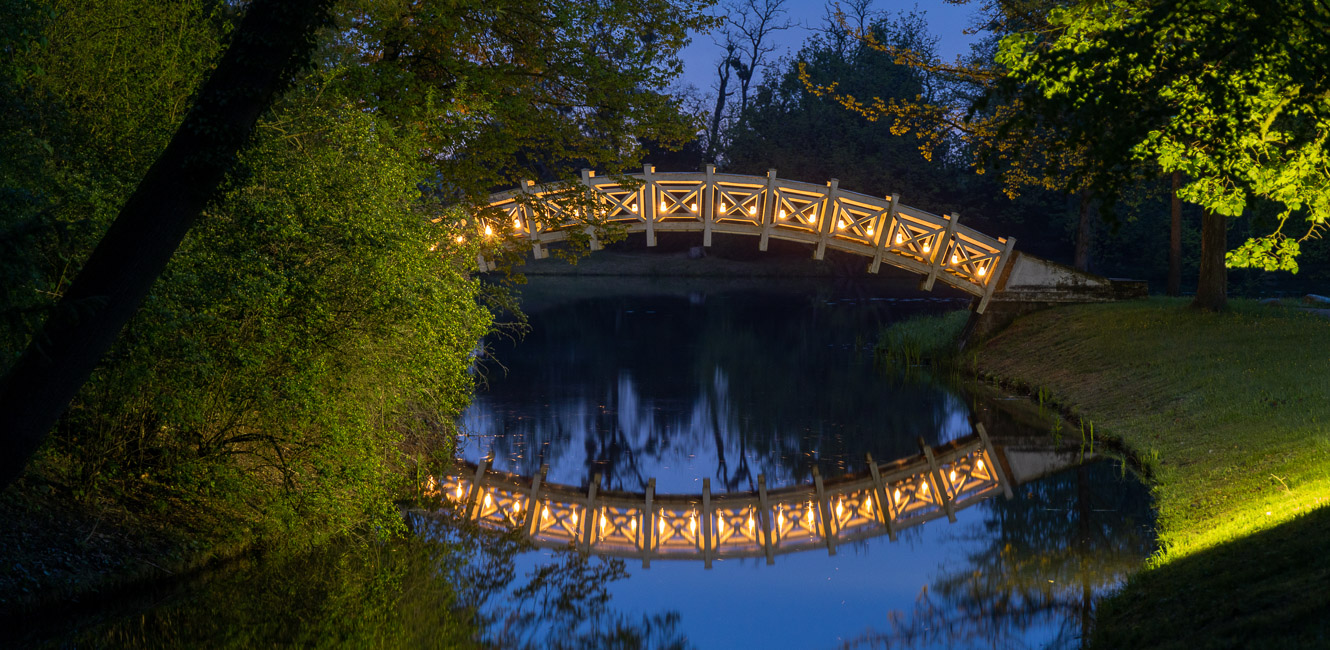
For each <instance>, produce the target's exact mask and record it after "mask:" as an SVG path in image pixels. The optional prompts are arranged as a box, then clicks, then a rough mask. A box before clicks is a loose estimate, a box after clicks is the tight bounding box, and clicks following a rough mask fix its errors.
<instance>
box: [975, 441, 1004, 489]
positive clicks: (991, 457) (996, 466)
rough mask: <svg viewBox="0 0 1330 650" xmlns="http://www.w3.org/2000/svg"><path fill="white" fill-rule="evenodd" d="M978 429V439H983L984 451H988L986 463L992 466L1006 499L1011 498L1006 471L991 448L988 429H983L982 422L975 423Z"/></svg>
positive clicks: (991, 443) (995, 451) (991, 442)
mask: <svg viewBox="0 0 1330 650" xmlns="http://www.w3.org/2000/svg"><path fill="white" fill-rule="evenodd" d="M975 429H977V430H978V431H979V439H980V440H982V441H984V451H987V452H988V464H989V465H990V466H991V467H992V468H993V469H992V470H991V471H992V472H993V476H995V477H997V480H998V485H1000V486H1002V494H1003V495H1004V496H1006V497H1007V498H1008V499H1010V498H1011V482H1010V481H1008V480H1007V473H1006V471H1005V470H1003V469H1002V461H999V460H998V457H997V450H995V449H994V448H993V441H992V440H989V439H988V430H987V429H984V425H983V423H982V422H980V423H978V424H976V425H975Z"/></svg>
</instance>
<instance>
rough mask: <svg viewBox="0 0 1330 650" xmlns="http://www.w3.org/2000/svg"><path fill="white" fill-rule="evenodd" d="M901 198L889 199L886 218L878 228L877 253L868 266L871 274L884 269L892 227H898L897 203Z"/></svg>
mask: <svg viewBox="0 0 1330 650" xmlns="http://www.w3.org/2000/svg"><path fill="white" fill-rule="evenodd" d="M900 198H901V195H899V194H892V195H891V196H888V197H887V211H886V217H885V218H883V219H882V223H881V224H880V225H879V227H878V233H877V251H876V252H874V253H873V261H872V262H870V263H869V264H868V272H869V273H877V272H878V269H880V268H882V257H883V256H884V255H886V254H887V245H888V244H889V243H890V242H891V231H892V226H895V225H896V202H897V201H899V200H900Z"/></svg>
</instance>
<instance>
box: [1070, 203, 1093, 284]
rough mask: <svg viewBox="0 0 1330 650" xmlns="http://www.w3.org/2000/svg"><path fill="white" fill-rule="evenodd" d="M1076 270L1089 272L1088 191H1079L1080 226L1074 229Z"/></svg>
mask: <svg viewBox="0 0 1330 650" xmlns="http://www.w3.org/2000/svg"><path fill="white" fill-rule="evenodd" d="M1073 266H1075V267H1076V269H1077V270H1080V271H1089V270H1090V190H1081V216H1080V225H1079V226H1078V227H1077V228H1076V262H1075V263H1074V264H1073Z"/></svg>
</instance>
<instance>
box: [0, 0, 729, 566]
mask: <svg viewBox="0 0 1330 650" xmlns="http://www.w3.org/2000/svg"><path fill="white" fill-rule="evenodd" d="M707 4H708V3H706V2H699V1H694V0H648V1H646V2H610V3H581V2H557V3H545V2H530V1H528V0H509V1H505V2H499V3H494V2H461V3H419V4H408V3H399V2H395V1H393V0H365V1H352V2H347V3H345V4H343V5H342V7H341V13H340V14H339V16H340V19H339V20H340V22H339V23H338V25H337V26H336V27H335V28H334V29H332V30H329V31H328V32H326V33H325V34H324V38H325V40H324V41H323V42H322V44H321V47H320V49H319V51H318V55H317V63H318V65H316V67H315V69H314V70H313V71H312V72H310V73H308V74H305V75H303V76H302V77H300V78H299V79H297V81H296V83H295V84H294V89H293V90H292V91H290V92H289V93H288V95H287V96H286V97H285V98H283V99H282V100H280V101H279V102H278V103H277V104H276V105H275V106H274V107H273V108H272V110H271V111H270V112H269V113H268V114H267V115H266V116H265V118H264V119H263V120H262V121H261V123H260V126H259V128H258V132H257V134H256V136H255V138H254V141H253V143H252V144H251V145H250V146H249V148H248V149H247V150H246V151H245V152H244V153H243V155H242V156H241V159H240V164H239V167H238V168H237V169H236V171H235V172H234V173H233V174H232V176H231V177H230V178H229V179H228V181H227V185H226V187H225V191H224V194H223V195H222V196H219V197H218V198H217V199H216V201H215V202H214V204H213V205H212V206H211V207H210V208H209V209H208V210H207V211H206V212H205V214H204V215H203V216H202V218H201V219H200V221H199V222H198V225H197V226H195V228H194V230H193V231H192V232H191V233H190V234H189V236H188V237H187V239H186V241H185V242H184V243H183V244H182V246H181V248H180V250H179V251H178V252H177V254H176V256H175V258H174V259H173V260H172V262H171V264H170V265H169V266H168V268H167V270H166V272H165V274H164V275H163V276H162V277H161V278H160V280H159V281H158V283H157V284H156V285H155V286H154V288H153V291H152V293H151V295H150V296H149V298H148V299H147V301H146V302H145V304H144V306H143V308H142V310H141V311H140V313H139V314H138V315H137V316H136V317H135V318H134V320H133V321H132V322H131V324H130V325H129V326H128V327H127V328H126V330H125V332H124V334H123V335H122V338H121V340H120V341H118V342H117V344H116V346H115V348H114V349H113V351H112V352H111V354H110V355H109V356H108V358H107V359H106V360H105V362H104V363H103V364H102V366H101V367H100V368H99V369H98V370H97V371H96V372H95V374H94V376H93V378H92V379H91V380H90V382H89V383H88V384H87V385H86V386H85V387H84V389H83V391H82V392H81V393H80V395H79V396H78V398H77V399H76V401H75V403H74V404H73V405H72V407H71V409H70V411H69V413H68V414H67V416H66V417H65V419H64V420H63V421H62V422H61V424H60V426H59V428H58V430H57V432H56V435H55V436H54V439H53V442H52V443H51V444H50V445H48V447H47V448H46V449H45V450H44V451H43V453H42V455H41V458H40V461H39V463H38V466H37V468H36V473H37V474H38V475H39V476H41V478H43V479H44V480H47V481H49V483H50V484H51V485H54V486H57V487H58V488H59V489H61V490H62V491H63V492H64V494H66V495H67V496H70V497H74V498H77V499H81V500H84V501H85V502H93V501H99V500H100V501H103V502H110V503H116V504H117V505H119V506H124V507H125V508H126V509H128V510H130V511H134V512H138V513H140V514H145V513H146V514H153V513H156V514H163V513H168V514H169V513H175V523H176V524H180V525H182V526H183V527H185V528H190V529H191V533H190V534H192V535H194V536H196V537H199V538H203V539H205V540H206V539H209V538H210V537H211V538H214V539H215V538H219V537H229V538H234V539H253V538H254V537H256V536H259V537H265V538H268V539H288V540H294V541H296V542H297V543H304V542H307V541H317V540H318V539H322V538H326V537H327V536H329V535H333V534H338V533H345V532H348V531H356V530H377V531H378V532H379V533H383V532H386V531H390V530H392V529H394V528H395V527H398V526H400V518H399V517H398V516H397V513H396V510H395V509H394V508H392V506H391V500H392V497H393V496H394V495H395V494H397V493H398V492H397V490H398V489H399V488H400V487H401V483H402V482H404V481H408V480H409V478H410V477H409V476H408V475H409V474H410V472H411V471H412V469H413V468H412V467H411V464H412V463H415V462H418V461H422V460H429V459H430V458H431V457H438V456H441V455H447V452H448V451H449V446H450V444H451V441H450V434H451V426H452V425H451V419H452V417H453V416H454V415H455V414H456V413H458V412H459V411H460V410H461V409H462V408H463V407H464V406H465V405H466V403H467V401H468V400H469V397H470V393H471V390H472V384H473V379H472V377H471V374H470V365H471V353H472V351H473V349H474V348H475V346H476V345H477V342H478V341H479V339H480V338H481V337H482V336H483V335H484V333H485V332H487V331H488V330H489V329H490V327H491V316H490V313H489V312H488V311H487V310H486V309H484V308H483V307H482V306H481V305H480V302H479V301H480V300H482V299H483V298H484V296H483V295H482V291H483V290H482V288H481V287H480V285H479V283H478V282H477V281H476V280H475V279H474V278H472V277H471V276H470V273H471V271H472V270H473V268H474V260H475V258H476V254H477V252H479V251H480V250H481V246H482V243H481V242H480V241H478V240H479V239H480V238H479V237H472V236H470V235H471V234H472V233H473V232H475V229H476V226H477V224H476V223H475V221H474V219H473V217H472V216H471V215H469V214H464V213H463V212H462V211H461V210H460V209H457V208H444V207H441V206H440V204H441V203H443V202H453V201H455V200H457V199H460V198H462V197H476V196H481V195H483V194H484V193H486V192H488V191H489V190H490V189H491V188H492V187H494V186H497V185H504V184H508V183H511V182H513V181H514V180H515V179H517V178H519V177H531V178H550V177H566V176H567V174H568V171H569V170H571V169H575V168H577V167H580V166H583V165H588V164H589V165H604V166H606V167H614V166H616V165H618V164H619V163H621V162H622V163H625V164H627V163H629V162H631V161H632V160H633V157H634V156H635V155H636V153H635V152H636V151H637V148H638V145H637V142H638V141H639V139H641V138H649V139H651V140H653V141H655V142H658V143H667V144H668V143H670V142H676V141H679V140H680V139H682V138H683V137H684V136H685V135H687V133H688V127H689V123H690V122H689V118H688V117H687V116H685V115H682V114H681V113H680V111H679V110H678V108H677V106H676V104H675V101H674V100H673V99H671V98H669V97H668V96H666V95H664V94H663V93H662V92H660V91H661V89H663V88H664V87H665V86H666V85H667V84H668V81H669V79H670V77H671V76H672V75H673V74H675V73H676V72H677V70H678V62H677V60H676V58H675V57H676V53H677V50H678V48H679V46H681V45H682V43H683V42H684V41H685V40H686V38H687V30H688V29H691V28H695V27H701V26H704V25H705V24H706V23H707V20H706V19H704V18H703V17H702V14H701V12H702V10H703V9H704V8H705V7H706V6H707ZM11 5H13V8H14V12H13V15H14V18H15V20H13V21H12V22H11V21H8V20H7V21H6V23H5V25H4V27H3V29H0V45H3V54H4V61H3V65H0V84H3V90H5V92H4V93H0V102H3V106H4V108H5V113H4V117H3V119H0V144H2V145H3V146H4V156H3V158H0V252H3V253H4V255H3V257H0V281H3V287H2V291H0V317H2V319H0V354H2V356H0V371H3V370H4V369H6V367H7V366H8V364H9V363H11V362H12V359H13V358H15V356H16V355H17V353H18V351H20V350H21V349H22V348H23V347H24V346H25V345H26V344H27V339H28V337H30V336H31V334H32V333H33V332H34V331H36V327H37V325H39V324H40V322H41V319H42V316H43V315H44V313H45V310H47V309H49V307H50V305H51V304H53V302H54V300H55V299H56V298H58V297H59V295H60V294H61V293H62V292H63V291H64V289H65V287H66V286H67V285H68V282H69V281H70V279H71V278H73V277H74V275H76V274H77V272H78V270H79V267H80V265H81V263H82V261H83V260H84V259H85V258H86V256H87V255H88V252H89V251H90V250H91V249H92V247H93V246H94V244H95V243H96V242H97V240H98V239H99V238H100V236H101V234H102V233H103V232H104V231H105V229H106V228H107V227H108V226H109V224H110V222H111V219H112V218H113V217H114V216H115V215H116V214H117V212H118V210H119V208H120V206H121V205H122V204H123V202H124V201H125V199H126V197H127V196H128V195H129V193H130V192H131V191H132V189H133V188H134V186H135V184H136V183H137V182H138V180H139V178H141V176H142V175H143V173H144V171H145V170H146V169H147V168H148V167H149V165H151V164H152V163H153V161H154V160H156V158H157V156H158V155H159V154H160V153H161V151H162V150H163V148H164V147H165V145H166V142H167V141H168V139H169V138H170V137H171V135H172V133H173V132H174V131H175V129H176V128H177V126H178V125H179V123H180V121H181V119H182V118H183V116H184V114H185V112H186V111H187V110H188V108H189V107H190V105H191V103H192V101H193V94H194V92H195V91H196V89H197V88H198V87H199V85H200V83H201V81H202V79H203V78H204V77H205V76H206V75H207V74H208V72H209V70H210V68H211V66H212V65H213V64H214V63H215V61H216V59H217V58H218V56H219V55H220V53H221V52H222V50H223V48H224V47H225V44H226V40H227V37H228V35H229V33H230V31H231V29H232V28H233V27H234V25H235V24H236V22H237V20H238V18H239V16H240V15H241V12H242V11H243V6H242V5H235V4H233V3H215V2H210V1H206V0H183V1H180V2H170V3H167V4H165V5H161V4H153V3H144V2H141V1H139V0H116V1H115V2H97V3H93V2H87V1H84V0H58V1H55V2H52V3H51V6H50V7H49V10H48V8H47V7H45V6H42V5H38V4H30V3H17V4H14V3H9V4H6V5H4V6H5V7H6V9H7V10H8V9H9V8H10V6H11ZM6 15H7V16H8V15H9V12H8V11H7V12H6ZM643 25H652V29H650V30H644V29H643V28H642V26H643ZM10 91H12V92H10ZM468 221H470V223H469V224H468ZM613 234H614V233H608V234H607V236H609V237H612V236H613ZM366 522H370V523H372V524H373V527H371V528H368V529H366V528H364V525H365V523H366ZM187 536H188V535H187Z"/></svg>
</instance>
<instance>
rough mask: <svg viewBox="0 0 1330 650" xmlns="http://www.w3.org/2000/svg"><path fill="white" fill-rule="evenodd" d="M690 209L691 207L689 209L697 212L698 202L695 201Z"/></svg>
mask: <svg viewBox="0 0 1330 650" xmlns="http://www.w3.org/2000/svg"><path fill="white" fill-rule="evenodd" d="M688 209H689V210H692V211H693V212H697V204H696V203H694V204H693V207H691V208H688Z"/></svg>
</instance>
